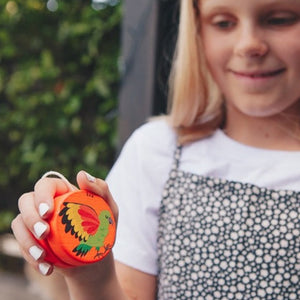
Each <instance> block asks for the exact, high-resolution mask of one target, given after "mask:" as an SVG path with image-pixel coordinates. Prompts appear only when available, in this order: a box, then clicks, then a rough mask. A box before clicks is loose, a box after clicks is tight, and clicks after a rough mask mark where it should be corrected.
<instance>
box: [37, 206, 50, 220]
mask: <svg viewBox="0 0 300 300" xmlns="http://www.w3.org/2000/svg"><path fill="white" fill-rule="evenodd" d="M49 209H50V207H49V205H48V204H47V203H41V204H40V205H39V214H40V216H41V217H43V216H44V215H45V214H46V213H47V212H48V211H49Z"/></svg>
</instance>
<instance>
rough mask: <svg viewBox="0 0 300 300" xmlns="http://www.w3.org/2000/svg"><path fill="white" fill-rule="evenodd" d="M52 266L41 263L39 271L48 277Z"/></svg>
mask: <svg viewBox="0 0 300 300" xmlns="http://www.w3.org/2000/svg"><path fill="white" fill-rule="evenodd" d="M50 267H51V266H50V265H49V264H47V263H40V264H39V270H40V272H41V273H42V274H43V275H47V274H48V272H49V270H50Z"/></svg>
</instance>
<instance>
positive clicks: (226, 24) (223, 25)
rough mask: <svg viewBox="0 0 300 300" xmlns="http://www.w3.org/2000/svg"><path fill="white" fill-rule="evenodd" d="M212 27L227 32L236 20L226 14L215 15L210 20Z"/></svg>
mask: <svg viewBox="0 0 300 300" xmlns="http://www.w3.org/2000/svg"><path fill="white" fill-rule="evenodd" d="M211 23H212V25H213V26H214V27H216V28H217V29H220V30H228V29H231V28H233V27H234V26H235V24H236V20H235V19H234V18H233V17H231V16H230V15H227V14H220V15H216V16H214V17H213V18H212V19H211Z"/></svg>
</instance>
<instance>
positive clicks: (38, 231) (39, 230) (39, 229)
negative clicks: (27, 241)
mask: <svg viewBox="0 0 300 300" xmlns="http://www.w3.org/2000/svg"><path fill="white" fill-rule="evenodd" d="M33 229H34V232H35V235H36V237H37V238H40V237H41V236H42V235H43V233H45V231H46V230H47V226H46V225H45V224H43V223H42V222H37V223H35V224H34V226H33Z"/></svg>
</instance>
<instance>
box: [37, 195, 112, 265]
mask: <svg viewBox="0 0 300 300" xmlns="http://www.w3.org/2000/svg"><path fill="white" fill-rule="evenodd" d="M48 222H49V225H50V233H49V235H48V236H47V238H46V239H45V240H40V241H39V243H40V244H41V245H42V246H43V247H44V249H46V253H47V254H46V258H45V260H46V261H49V262H51V263H53V264H55V265H57V266H59V267H70V266H80V265H83V264H87V263H93V262H96V261H99V260H101V259H103V258H104V257H105V256H106V255H107V254H108V253H109V252H110V250H111V248H112V247H113V245H114V242H115V235H116V222H115V220H114V216H113V213H112V211H111V209H110V207H109V206H108V204H107V203H106V201H105V200H104V199H102V198H101V197H100V196H98V195H95V194H93V193H90V192H87V191H84V190H80V191H76V192H70V193H67V194H64V195H60V196H58V197H56V198H55V200H54V212H53V215H52V216H51V218H50V219H49V220H48Z"/></svg>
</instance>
